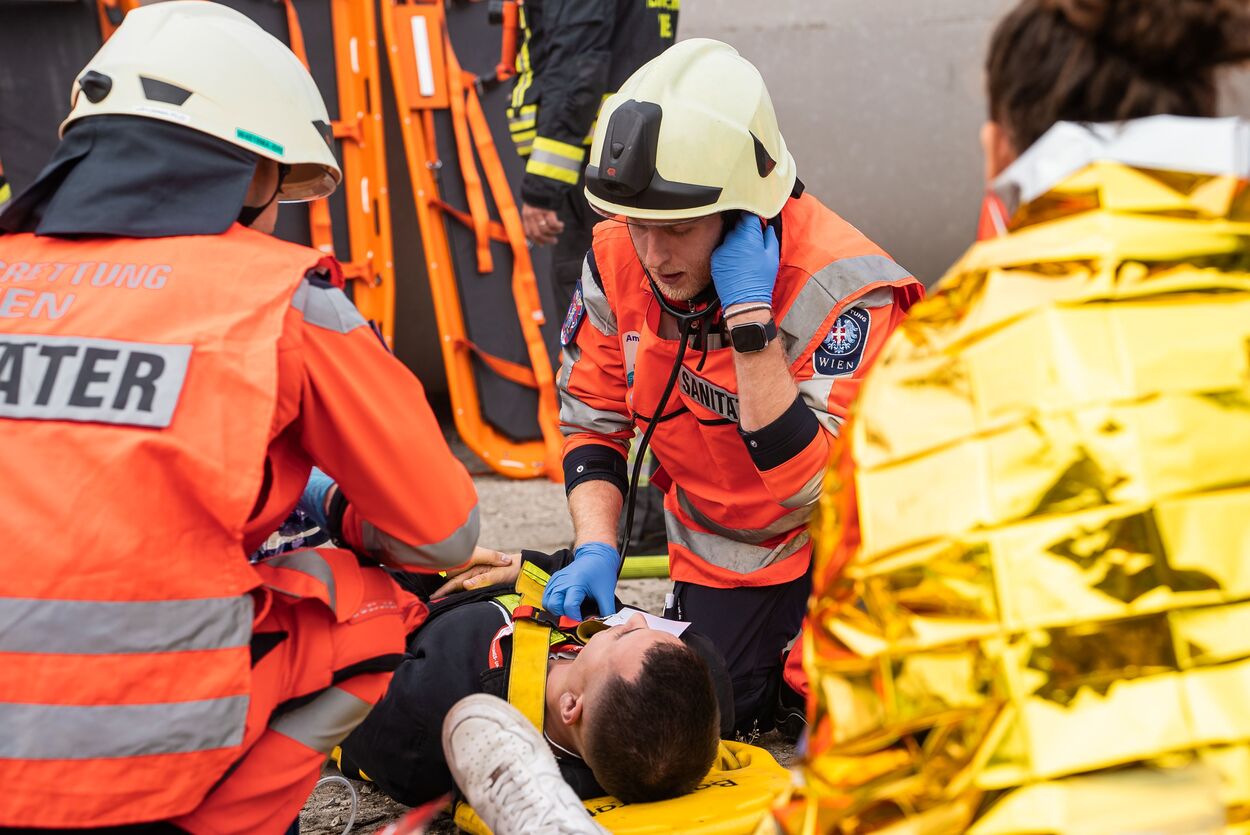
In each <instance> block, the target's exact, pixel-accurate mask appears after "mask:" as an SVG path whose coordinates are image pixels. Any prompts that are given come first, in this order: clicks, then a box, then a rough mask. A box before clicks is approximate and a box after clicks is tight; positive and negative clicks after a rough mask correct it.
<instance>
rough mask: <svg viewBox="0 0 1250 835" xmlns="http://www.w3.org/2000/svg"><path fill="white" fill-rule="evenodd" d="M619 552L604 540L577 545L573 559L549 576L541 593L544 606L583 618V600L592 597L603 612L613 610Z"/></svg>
mask: <svg viewBox="0 0 1250 835" xmlns="http://www.w3.org/2000/svg"><path fill="white" fill-rule="evenodd" d="M620 568H621V555H620V554H618V553H617V552H616V548H615V547H614V546H612V545H607V544H605V543H603V542H587V543H585V544H584V545H579V546H577V550H576V551H574V552H573V562H572V564H570V565H566V566H565V567H564V568H561V569H560V570H559V571H557V572H556V573H555V574H553V575H552V576H551V580H550V581H548V583H547V590H546V591H545V592H544V593H543V608H544V609H546V610H547V611H548V612H551V613H552V614H553V615H556V616H557V617H558V616H561V615H567V616H569V617H571V618H573V619H574V620H581V619H582V603H584V602H585V600H586V598H587V597H591V598H593V599H594V601H595V603H596V604H597V605H598V606H599V614H600V615H602V616H605V617H606V616H607V615H612V614H616V597H615V595H616V575H617V574H619V573H620Z"/></svg>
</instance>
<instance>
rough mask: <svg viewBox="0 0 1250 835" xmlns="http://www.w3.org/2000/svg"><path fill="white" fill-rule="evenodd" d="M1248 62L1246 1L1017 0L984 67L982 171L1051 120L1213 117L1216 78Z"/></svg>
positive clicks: (996, 165)
mask: <svg viewBox="0 0 1250 835" xmlns="http://www.w3.org/2000/svg"><path fill="white" fill-rule="evenodd" d="M1248 56H1250V15H1248V13H1247V2H1246V0H1021V2H1020V3H1019V4H1018V5H1017V6H1016V8H1015V9H1014V10H1013V11H1012V12H1011V13H1010V14H1008V15H1007V16H1006V17H1005V18H1003V20H1002V21H1000V22H999V24H998V26H997V28H996V29H995V32H994V36H993V39H992V40H991V43H990V51H989V57H988V60H987V61H986V82H987V86H988V88H989V99H990V121H989V122H988V123H987V124H986V126H985V128H984V130H983V132H982V143H983V144H984V145H985V148H986V151H987V160H988V163H989V166H988V167H989V171H988V173H989V174H990V175H991V177H992V176H994V175H995V174H996V173H997V171H996V170H995V169H997V170H1001V169H1002V168H1003V167H1005V166H1006V164H1008V163H1009V162H1010V161H1011V159H1012V158H1014V157H1015V156H1016V155H1017V154H1020V153H1023V152H1024V151H1025V150H1026V149H1027V148H1028V147H1029V146H1030V145H1032V144H1033V143H1034V142H1036V141H1037V140H1038V139H1039V138H1040V137H1041V136H1042V134H1044V133H1046V131H1048V130H1050V128H1051V127H1052V126H1053V125H1054V124H1055V123H1056V122H1061V121H1066V122H1116V121H1123V120H1127V119H1139V118H1142V117H1144V116H1157V115H1164V114H1166V115H1172V116H1214V115H1216V111H1217V104H1218V101H1217V99H1218V95H1217V86H1216V81H1217V71H1218V70H1219V69H1220V67H1222V66H1225V65H1228V64H1234V63H1238V62H1240V61H1243V60H1245V59H1246V58H1247V57H1248Z"/></svg>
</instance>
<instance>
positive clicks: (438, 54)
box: [382, 0, 563, 481]
mask: <svg viewBox="0 0 1250 835" xmlns="http://www.w3.org/2000/svg"><path fill="white" fill-rule="evenodd" d="M418 18H420V20H417V19H418ZM382 26H383V31H384V33H385V37H386V43H387V46H388V48H389V50H390V65H391V75H392V79H393V82H394V86H395V96H396V100H397V103H398V107H399V110H400V113H399V118H400V127H401V129H402V133H403V139H404V151H405V154H406V157H407V161H408V170H409V173H410V174H411V176H412V181H413V195H414V197H415V201H416V212H417V220H418V223H419V225H420V227H421V243H422V247H423V249H424V251H425V259H426V266H427V268H428V271H429V279H430V291H431V294H432V295H433V298H434V315H435V318H436V320H437V322H438V328H439V335H440V337H441V339H442V342H443V363H444V366H445V368H446V371H447V384H448V388H449V390H450V394H451V402H452V408H453V412H454V416H455V421H456V429H457V431H458V432H459V433H460V436H461V438H463V439H464V441H465V443H466V444H468V445H469V447H470V448H471V449H472V450H473V451H474V452H475V453H477V454H478V455H479V456H480V457H481V458H482V460H484V461H485V462H486V463H487V464H489V465H490V466H491V467H492V468H493V469H494V470H496V471H497V472H499V473H501V474H503V475H506V476H510V477H513V478H529V477H533V476H536V475H542V474H546V475H547V476H548V477H550V478H551V479H552V480H553V481H559V480H561V479H562V478H563V473H562V470H561V465H560V450H561V447H562V445H563V439H562V438H561V436H560V432H559V407H558V401H557V397H556V391H555V379H554V375H553V374H552V370H551V360H550V356H549V355H548V353H547V347H546V345H545V343H544V342H543V338H542V333H541V331H540V330H539V328H540V326H541V325H542V324H543V322H544V321H545V319H544V317H543V312H542V306H541V304H540V303H539V299H538V285H537V283H536V281H535V278H534V267H533V264H532V263H531V261H530V257H529V248H528V246H527V244H526V240H525V234H524V232H523V230H522V228H521V216H520V214H519V212H518V211H517V207H516V203H515V201H514V200H513V198H512V190H511V187H510V186H509V184H508V182H507V179H506V177H505V175H504V171H503V166H502V164H501V163H500V161H499V155H498V152H497V150H496V149H495V146H494V142H493V140H492V139H491V136H490V131H489V129H488V127H487V124H486V116H485V113H483V111H482V105H481V102H480V100H479V99H478V97H477V91H476V86H475V85H476V78H475V77H474V76H473V75H472V74H471V73H466V72H465V71H464V70H463V69H461V67H460V63H459V61H457V59H456V55H455V52H454V51H453V50H452V47H451V42H450V40H449V39H448V37H447V26H446V18H445V16H444V11H443V6H442V3H441V2H440V0H415V2H404V0H389V2H388V3H387V4H386V7H385V9H384V11H383V15H382ZM422 27H423V28H424V31H425V33H426V36H427V38H428V47H429V48H428V51H424V50H423V54H422V55H421V56H420V57H421V59H422V61H423V62H425V66H424V69H425V73H424V76H425V77H424V78H423V77H422V73H421V72H420V70H419V67H418V57H419V56H418V50H417V49H416V47H415V46H414V40H413V38H414V36H413V35H412V34H411V33H413V32H414V31H419V30H420V29H421V28H422ZM401 33H402V34H403V35H404V37H400V34H401ZM423 82H424V84H425V91H426V94H425V95H422V92H421V91H422V83H423ZM444 108H446V109H448V110H449V111H450V113H451V116H452V124H453V126H454V129H455V135H456V145H457V148H456V152H457V155H458V162H459V164H460V169H461V173H462V175H463V177H464V181H465V190H466V193H467V194H468V203H469V211H468V212H462V211H458V210H456V209H454V208H452V207H450V206H448V205H447V204H446V203H444V202H443V200H442V199H441V197H440V194H439V190H438V184H437V182H436V181H435V178H434V175H433V171H434V170H435V169H437V168H439V167H441V166H442V165H443V161H442V160H441V159H440V157H439V153H438V149H437V147H436V144H435V136H434V111H435V110H439V109H444ZM475 150H476V153H477V158H478V160H480V161H481V165H482V171H483V173H484V174H485V177H486V185H487V186H488V187H489V188H490V190H491V196H492V197H493V198H494V201H495V205H496V207H497V208H498V210H499V216H500V218H501V221H502V222H494V221H492V220H491V219H490V218H489V216H488V215H487V210H486V202H485V198H484V195H483V193H482V183H481V177H480V176H479V174H478V170H477V164H476V162H475V160H474V151H475ZM447 218H451V219H453V220H455V221H457V222H462V223H465V224H466V225H468V226H469V227H470V228H471V229H472V230H473V232H474V236H475V239H476V241H477V255H478V259H477V260H478V269H479V270H481V271H482V272H489V271H490V270H491V268H492V265H491V256H490V249H489V243H490V240H491V239H494V240H497V241H500V242H502V243H506V244H508V246H509V247H510V249H511V251H512V259H513V261H512V262H513V267H512V295H513V298H514V299H515V300H516V305H517V316H518V319H519V320H520V323H521V330H522V333H523V335H524V339H525V345H526V350H527V353H528V356H529V361H530V362H529V365H530V367H529V368H525V367H524V366H519V365H516V364H513V363H508V362H506V361H503V360H500V359H499V358H495V357H488V356H487V355H485V354H484V353H483V352H481V351H479V350H478V349H477V348H476V347H475V346H474V345H473V344H472V342H470V341H469V339H468V336H467V334H466V332H465V325H464V316H463V313H462V309H461V303H460V294H459V290H458V289H457V286H456V277H455V274H454V272H453V270H452V266H451V251H450V248H449V246H448V241H447V231H446V228H445V226H444V223H445V222H446V220H447ZM475 355H476V356H479V357H480V358H482V360H483V361H484V362H485V363H486V364H487V365H488V366H489V367H490V368H492V369H493V370H495V371H496V373H503V375H504V376H506V377H508V378H509V379H513V380H516V381H518V382H523V384H525V385H530V386H532V387H533V388H535V389H537V391H538V403H539V406H538V423H539V425H540V426H541V427H542V434H543V437H542V439H541V440H535V441H527V442H523V443H517V442H515V441H512V440H510V439H509V438H507V437H505V436H504V435H502V434H501V433H499V432H498V431H496V430H495V429H494V428H493V427H491V426H490V425H489V424H487V423H486V422H485V421H484V420H483V419H482V417H481V406H480V401H479V398H478V393H477V386H476V385H475V382H474V369H473V357H474V356H475Z"/></svg>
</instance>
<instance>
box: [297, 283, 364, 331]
mask: <svg viewBox="0 0 1250 835" xmlns="http://www.w3.org/2000/svg"><path fill="white" fill-rule="evenodd" d="M291 307H293V308H295V309H296V310H298V311H299V312H300V313H303V314H304V321H305V322H307V323H308V324H310V325H316V326H317V327H319V328H324V329H326V330H328V331H334V332H335V333H348V332H350V331H354V330H355V329H356V328H364V327H368V323H367V322H365V317H363V316H361V315H360V311H359V310H357V309H356V306H355V305H354V304H352V302H351V299H349V298H347V296H346V295H345V294H344V293H343V291H342V290H340V289H339V288H337V287H319V286H317V285H316V284H312V283H311V282H308V281H303V282H301V283H300V285H299V288H298V289H296V291H295V295H294V296H292V297H291Z"/></svg>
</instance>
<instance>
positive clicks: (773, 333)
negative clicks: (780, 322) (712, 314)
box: [729, 319, 777, 354]
mask: <svg viewBox="0 0 1250 835" xmlns="http://www.w3.org/2000/svg"><path fill="white" fill-rule="evenodd" d="M776 338H777V323H776V322H774V321H773V320H772V319H769V320H768V321H767V322H746V323H744V324H741V325H734V326H733V327H731V328H730V329H729V339H730V340H731V341H732V342H733V346H734V350H735V351H737V352H738V353H739V354H754V353H758V352H759V351H762V350H764V349H765V348H767V347H768V343H770V342H772V341H773V340H774V339H776Z"/></svg>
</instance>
